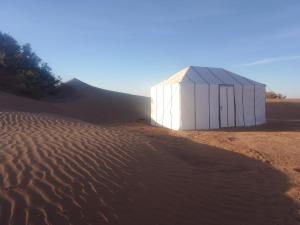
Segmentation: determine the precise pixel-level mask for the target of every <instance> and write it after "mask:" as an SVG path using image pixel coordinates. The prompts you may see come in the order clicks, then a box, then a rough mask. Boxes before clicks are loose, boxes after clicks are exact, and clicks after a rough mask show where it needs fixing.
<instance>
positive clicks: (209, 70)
mask: <svg viewBox="0 0 300 225" xmlns="http://www.w3.org/2000/svg"><path fill="white" fill-rule="evenodd" d="M205 68H206V69H207V70H208V72H210V73H211V74H212V75H213V76H214V77H215V78H217V79H218V80H219V81H221V83H223V84H226V82H224V81H223V80H222V79H221V78H219V76H217V74H215V73H214V72H213V71H212V70H211V69H210V68H208V67H205Z"/></svg>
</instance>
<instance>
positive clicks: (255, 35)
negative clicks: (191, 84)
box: [0, 0, 300, 97]
mask: <svg viewBox="0 0 300 225" xmlns="http://www.w3.org/2000/svg"><path fill="white" fill-rule="evenodd" d="M0 30H1V31H3V32H6V33H9V34H11V35H12V36H14V37H15V38H16V39H17V40H18V41H19V42H20V43H27V42H28V43H30V44H31V45H32V47H33V49H34V50H35V51H36V53H37V54H38V55H39V56H40V57H41V58H42V59H43V60H45V61H46V62H48V63H49V65H50V66H51V67H52V69H53V71H54V72H55V73H56V74H58V75H60V76H61V77H62V78H63V80H68V79H71V78H72V77H77V78H79V79H81V80H83V81H85V82H87V83H90V84H92V85H95V86H98V87H102V88H106V89H112V90H118V91H124V92H129V93H134V94H141V95H148V94H149V88H150V86H152V85H154V84H156V83H157V82H159V81H161V80H163V79H165V78H167V77H168V76H169V75H172V74H173V73H175V72H177V71H178V70H180V69H182V68H184V67H186V66H189V65H198V66H215V67H223V68H226V69H228V70H231V71H233V72H237V73H240V74H241V75H244V76H247V77H249V78H251V79H255V80H257V81H260V82H263V83H266V84H267V86H269V87H270V88H271V89H273V90H274V91H279V92H281V93H283V94H286V95H288V96H289V97H300V1H299V0H280V1H279V0H251V1H249V0H206V1H201V0H194V1H190V0H181V1H179V0H119V1H117V0H106V1H104V0H84V1H83V0H77V1H76V0H51V1H50V0H49V1H42V0H26V1H25V0H1V3H0Z"/></svg>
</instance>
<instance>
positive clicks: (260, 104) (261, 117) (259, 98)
mask: <svg viewBox="0 0 300 225" xmlns="http://www.w3.org/2000/svg"><path fill="white" fill-rule="evenodd" d="M265 93H266V90H265V86H263V85H256V86H255V116H256V124H257V125H259V124H263V123H265V122H266V96H265Z"/></svg>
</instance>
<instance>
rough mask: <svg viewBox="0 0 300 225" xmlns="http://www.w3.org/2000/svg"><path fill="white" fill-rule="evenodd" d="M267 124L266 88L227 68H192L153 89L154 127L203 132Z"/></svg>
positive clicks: (152, 116)
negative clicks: (205, 130) (201, 130)
mask: <svg viewBox="0 0 300 225" xmlns="http://www.w3.org/2000/svg"><path fill="white" fill-rule="evenodd" d="M265 121H266V115H265V85H264V84H261V83H258V82H255V81H252V80H249V79H247V78H245V77H242V76H239V75H237V74H235V73H232V72H229V71H227V70H224V69H219V68H207V67H196V66H190V67H187V68H185V69H183V70H181V71H179V72H178V73H176V74H175V75H173V76H171V77H170V78H169V79H167V80H165V81H163V82H161V83H159V84H157V85H155V86H154V87H152V88H151V123H152V124H153V125H157V126H163V127H167V128H170V129H173V130H200V129H218V128H223V127H234V126H254V125H258V124H263V123H265Z"/></svg>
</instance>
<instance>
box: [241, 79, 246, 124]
mask: <svg viewBox="0 0 300 225" xmlns="http://www.w3.org/2000/svg"><path fill="white" fill-rule="evenodd" d="M242 104H243V121H244V126H246V121H245V106H244V85H242Z"/></svg>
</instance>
